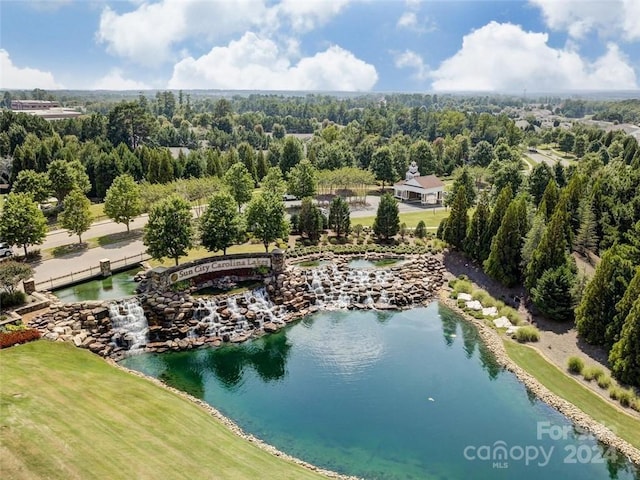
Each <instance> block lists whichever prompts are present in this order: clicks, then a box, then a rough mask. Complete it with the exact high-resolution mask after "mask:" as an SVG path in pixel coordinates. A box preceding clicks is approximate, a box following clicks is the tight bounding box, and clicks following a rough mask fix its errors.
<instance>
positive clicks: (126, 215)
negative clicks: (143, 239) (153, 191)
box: [104, 174, 142, 232]
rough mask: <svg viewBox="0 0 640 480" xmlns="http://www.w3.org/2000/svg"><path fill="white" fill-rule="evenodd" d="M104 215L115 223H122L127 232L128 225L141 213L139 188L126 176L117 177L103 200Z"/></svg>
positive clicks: (128, 229)
mask: <svg viewBox="0 0 640 480" xmlns="http://www.w3.org/2000/svg"><path fill="white" fill-rule="evenodd" d="M104 213H105V214H106V215H107V217H109V218H110V219H112V220H113V221H114V222H116V223H124V224H125V225H126V226H127V232H129V231H130V225H129V224H130V223H131V222H132V221H133V219H134V218H135V217H137V216H138V215H140V213H142V198H141V196H140V187H139V186H138V184H136V182H135V181H134V180H133V177H132V176H131V175H128V174H124V175H120V176H119V177H117V178H116V179H115V180H114V181H113V183H112V184H111V187H109V190H107V195H106V197H105V199H104Z"/></svg>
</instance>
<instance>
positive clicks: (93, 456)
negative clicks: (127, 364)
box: [0, 340, 324, 480]
mask: <svg viewBox="0 0 640 480" xmlns="http://www.w3.org/2000/svg"><path fill="white" fill-rule="evenodd" d="M0 365H2V369H1V370H0V375H1V385H2V388H1V389H0V472H2V478H7V479H9V478H10V479H41V478H49V479H65V480H66V479H92V478H95V479H110V480H112V479H132V478H135V479H157V478H163V479H172V478H184V479H186V478H194V479H195V478H198V479H204V478H215V479H230V480H236V479H255V478H260V479H312V478H316V479H317V478H324V477H321V476H319V475H317V474H314V473H312V472H310V471H308V470H305V469H303V468H302V467H299V466H296V465H294V464H292V463H290V462H287V461H285V460H283V459H280V458H277V457H275V456H273V455H270V454H268V453H266V452H264V451H262V450H260V449H259V448H257V447H256V446H254V445H252V444H251V443H249V442H246V441H244V440H242V439H240V438H239V437H238V436H236V435H235V434H233V433H231V431H230V430H228V429H227V428H226V427H224V426H223V425H222V424H221V423H220V422H219V421H218V420H216V419H214V418H213V417H211V416H210V415H209V414H208V413H207V412H205V411H204V410H203V409H202V408H200V407H198V406H196V405H194V404H193V403H191V402H189V401H187V400H185V399H183V398H182V397H180V396H178V395H176V394H174V393H171V392H169V391H167V390H165V389H163V388H161V387H159V386H157V385H155V384H153V383H151V382H149V381H147V380H144V379H142V378H139V377H137V376H134V375H131V374H129V373H127V372H124V371H122V370H118V369H116V368H114V367H113V366H110V365H109V364H108V363H106V362H105V361H104V360H103V359H101V358H99V357H97V356H95V355H92V354H91V353H89V352H88V351H86V350H80V349H77V348H75V347H73V346H71V345H68V344H62V343H52V342H48V341H44V340H40V341H37V342H32V343H28V344H26V345H21V346H17V347H12V348H10V349H7V350H3V351H0Z"/></svg>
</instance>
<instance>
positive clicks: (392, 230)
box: [373, 193, 400, 241]
mask: <svg viewBox="0 0 640 480" xmlns="http://www.w3.org/2000/svg"><path fill="white" fill-rule="evenodd" d="M399 229H400V212H399V210H398V202H397V201H396V199H395V198H393V195H391V194H390V193H385V194H384V195H382V197H380V204H379V205H378V211H377V212H376V218H375V220H374V221H373V233H375V234H376V235H377V236H378V237H382V238H384V240H386V241H388V240H389V239H390V238H391V237H393V236H394V235H396V234H397V233H398V230H399Z"/></svg>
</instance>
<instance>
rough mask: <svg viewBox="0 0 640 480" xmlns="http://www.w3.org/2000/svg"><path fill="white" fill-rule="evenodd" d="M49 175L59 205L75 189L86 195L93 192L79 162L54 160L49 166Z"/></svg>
mask: <svg viewBox="0 0 640 480" xmlns="http://www.w3.org/2000/svg"><path fill="white" fill-rule="evenodd" d="M47 175H48V177H49V182H51V189H52V191H53V195H54V196H55V197H56V199H57V200H58V204H62V203H63V202H64V198H65V197H66V196H67V195H68V194H69V193H70V192H71V191H72V190H73V189H75V188H77V189H78V190H80V191H81V192H84V193H86V192H88V191H89V190H91V183H90V182H89V177H88V176H87V173H86V171H85V169H84V166H83V165H82V164H81V163H80V161H79V160H74V161H72V162H67V161H66V160H54V161H53V162H51V163H50V164H49V167H48V169H47Z"/></svg>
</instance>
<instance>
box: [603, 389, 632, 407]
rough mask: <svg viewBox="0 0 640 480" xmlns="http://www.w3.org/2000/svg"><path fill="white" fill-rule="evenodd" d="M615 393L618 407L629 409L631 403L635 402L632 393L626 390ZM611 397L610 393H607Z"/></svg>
mask: <svg viewBox="0 0 640 480" xmlns="http://www.w3.org/2000/svg"><path fill="white" fill-rule="evenodd" d="M617 390H618V392H617V397H618V398H617V400H618V401H619V402H620V405H622V406H623V407H630V406H631V403H632V402H634V401H635V395H634V394H633V392H632V391H631V390H629V389H627V388H619V387H618V389H617ZM609 396H611V393H609Z"/></svg>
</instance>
